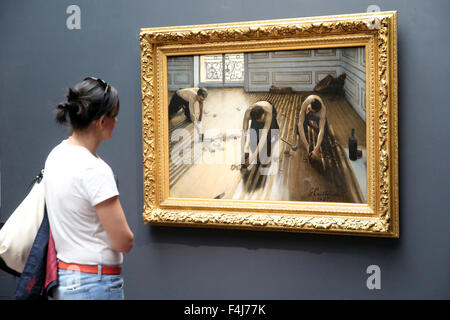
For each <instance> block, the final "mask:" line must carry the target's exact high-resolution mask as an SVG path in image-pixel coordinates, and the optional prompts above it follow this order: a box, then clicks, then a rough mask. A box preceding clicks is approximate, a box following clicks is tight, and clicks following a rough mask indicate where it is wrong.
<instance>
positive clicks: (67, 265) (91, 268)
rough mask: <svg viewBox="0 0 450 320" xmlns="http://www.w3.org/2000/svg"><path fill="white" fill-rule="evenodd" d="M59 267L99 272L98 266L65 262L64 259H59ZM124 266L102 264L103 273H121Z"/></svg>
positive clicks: (85, 271)
mask: <svg viewBox="0 0 450 320" xmlns="http://www.w3.org/2000/svg"><path fill="white" fill-rule="evenodd" d="M58 268H60V269H65V270H76V271H79V272H84V273H95V274H97V273H98V266H91V265H86V264H77V263H65V262H64V261H58ZM121 272H122V267H108V266H102V274H120V273H121Z"/></svg>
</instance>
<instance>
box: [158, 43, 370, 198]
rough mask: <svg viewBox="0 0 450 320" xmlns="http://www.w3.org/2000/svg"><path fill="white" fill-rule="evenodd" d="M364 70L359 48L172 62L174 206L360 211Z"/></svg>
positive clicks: (174, 59)
mask: <svg viewBox="0 0 450 320" xmlns="http://www.w3.org/2000/svg"><path fill="white" fill-rule="evenodd" d="M365 64H366V61H365V48H364V47H347V48H329V49H308V50H288V51H271V52H269V51H267V52H245V53H221V54H209V55H190V56H176V57H169V58H168V62H167V72H168V75H169V76H168V83H167V88H168V96H169V99H168V101H169V108H168V111H169V131H170V133H169V136H170V144H169V152H170V163H169V167H170V172H169V181H170V196H172V197H176V198H206V199H234V200H274V201H329V202H351V203H363V202H366V194H367V179H366V176H367V167H366V150H365V147H366V125H365V121H366V115H365V112H366V111H365V105H366V95H365V89H366V85H365V83H366V70H365ZM199 90H200V92H203V91H204V92H206V98H203V97H201V95H198V94H197V92H198V91H199ZM183 97H184V99H183ZM197 97H198V98H197ZM308 97H309V100H307V98H308ZM314 98H316V99H314ZM190 99H191V100H190ZM200 100H201V101H200ZM314 100H317V101H320V104H321V105H322V106H321V107H320V108H321V110H319V111H315V110H314V109H313V108H312V107H311V103H309V101H314ZM305 101H306V103H305ZM264 104H267V105H269V104H270V105H271V106H273V112H272V117H271V121H272V123H271V126H269V129H267V133H264V132H263V131H264V129H263V125H264V121H260V122H258V121H256V120H252V118H251V117H249V112H251V110H253V109H255V107H258V105H262V106H264ZM302 106H303V109H304V110H303V114H302V112H301V110H302ZM200 109H201V110H200ZM269 111H270V109H269ZM246 112H247V117H246ZM268 113H270V112H268ZM320 116H322V119H321V117H320ZM266 118H268V117H267V116H266ZM266 120H267V119H266ZM321 122H323V124H322V126H321ZM245 124H247V128H248V129H247V131H244V130H243V129H244V127H245ZM302 130H303V136H304V139H305V140H306V143H304V140H302V136H301V131H302ZM258 131H259V132H258ZM321 131H322V132H321ZM245 134H247V136H246V137H245V142H246V145H245V146H244V148H242V144H243V143H244V141H243V140H244V137H243V135H245ZM264 134H265V135H266V136H268V137H270V138H269V139H268V138H266V142H265V144H264V145H261V148H260V149H261V150H259V152H257V150H256V148H257V145H258V143H259V140H261V137H262V136H263V135H264ZM319 137H320V138H319ZM314 148H316V149H317V151H316V154H314V156H313V155H311V154H312V152H313V150H314ZM256 153H258V156H257V157H256V158H255V157H254V159H255V160H256V161H253V162H254V163H253V165H252V164H251V163H249V164H248V165H246V164H245V158H246V157H245V155H247V157H251V156H252V155H254V154H256ZM258 158H259V159H258Z"/></svg>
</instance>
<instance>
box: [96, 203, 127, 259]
mask: <svg viewBox="0 0 450 320" xmlns="http://www.w3.org/2000/svg"><path fill="white" fill-rule="evenodd" d="M94 208H95V211H96V212H97V215H98V218H99V219H100V222H101V224H102V225H103V228H105V230H106V234H107V235H108V239H109V241H110V243H111V246H112V247H113V249H114V250H116V251H119V252H123V253H128V252H130V250H131V248H132V247H133V240H134V234H133V232H132V231H131V230H130V227H129V226H128V223H127V220H126V218H125V213H124V212H123V209H122V205H121V204H120V200H119V197H118V196H115V197H112V198H109V199H107V200H105V201H103V202H100V203H99V204H97V205H96V206H95V207H94Z"/></svg>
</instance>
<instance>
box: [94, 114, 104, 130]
mask: <svg viewBox="0 0 450 320" xmlns="http://www.w3.org/2000/svg"><path fill="white" fill-rule="evenodd" d="M96 121H97V127H98V128H99V129H102V128H103V125H104V124H105V115H102V116H101V117H100V118H98V120H96Z"/></svg>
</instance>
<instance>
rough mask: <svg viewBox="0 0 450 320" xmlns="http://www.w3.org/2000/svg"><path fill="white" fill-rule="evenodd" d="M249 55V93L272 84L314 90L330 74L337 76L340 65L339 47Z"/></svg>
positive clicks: (300, 89)
mask: <svg viewBox="0 0 450 320" xmlns="http://www.w3.org/2000/svg"><path fill="white" fill-rule="evenodd" d="M246 55H247V56H246V61H247V68H246V77H245V79H246V81H245V89H246V91H248V92H257V91H269V89H270V87H271V86H276V87H291V88H292V89H293V90H295V91H311V90H313V89H314V87H315V85H316V84H317V83H318V82H319V81H320V80H321V79H322V78H324V77H326V76H327V75H328V74H331V75H333V76H336V75H337V70H338V68H339V67H340V60H339V57H338V53H337V50H336V49H316V50H293V51H273V52H255V53H248V54H246ZM263 78H264V79H263Z"/></svg>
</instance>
